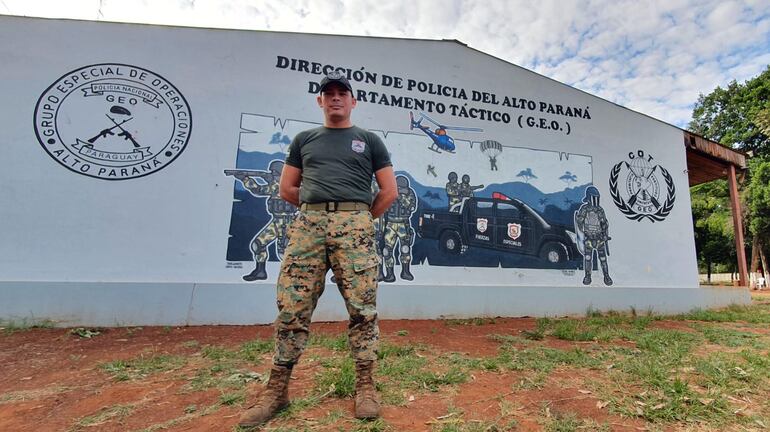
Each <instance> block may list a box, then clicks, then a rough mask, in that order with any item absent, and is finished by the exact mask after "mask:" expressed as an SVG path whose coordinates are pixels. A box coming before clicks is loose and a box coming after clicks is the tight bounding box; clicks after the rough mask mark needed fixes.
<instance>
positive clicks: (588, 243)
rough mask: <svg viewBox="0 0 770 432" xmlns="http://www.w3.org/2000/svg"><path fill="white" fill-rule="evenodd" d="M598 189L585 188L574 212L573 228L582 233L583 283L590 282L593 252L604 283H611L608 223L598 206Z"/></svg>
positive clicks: (592, 187)
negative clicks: (580, 201) (581, 200)
mask: <svg viewBox="0 0 770 432" xmlns="http://www.w3.org/2000/svg"><path fill="white" fill-rule="evenodd" d="M599 198H600V194H599V190H598V189H596V187H594V186H589V187H587V188H586V191H585V197H584V198H583V204H582V205H581V206H580V208H579V209H578V210H577V211H576V212H575V229H576V230H577V231H578V232H579V233H582V237H583V240H582V243H583V245H582V246H583V270H584V272H585V276H584V277H583V284H584V285H590V284H591V272H592V271H593V257H594V252H595V253H596V255H597V256H598V257H599V264H600V266H601V268H602V273H603V274H604V284H605V285H608V286H609V285H612V278H610V271H609V266H608V264H607V255H608V252H607V251H608V243H607V242H608V241H609V240H610V237H609V231H608V229H609V224H608V223H607V216H606V215H605V214H604V209H603V208H601V206H599Z"/></svg>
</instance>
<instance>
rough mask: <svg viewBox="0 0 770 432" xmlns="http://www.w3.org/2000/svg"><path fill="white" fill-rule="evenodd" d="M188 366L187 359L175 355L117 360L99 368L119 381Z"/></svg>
mask: <svg viewBox="0 0 770 432" xmlns="http://www.w3.org/2000/svg"><path fill="white" fill-rule="evenodd" d="M185 364H187V359H186V358H185V357H182V356H173V355H153V356H145V355H144V354H142V355H140V356H139V357H137V358H134V359H129V360H115V361H111V362H108V363H102V364H100V365H99V368H100V369H102V370H103V371H105V372H107V373H108V374H110V375H112V378H113V379H115V380H117V381H129V380H137V379H143V378H145V377H147V376H149V375H152V374H156V373H161V372H167V371H170V370H175V369H179V368H180V367H182V366H184V365H185Z"/></svg>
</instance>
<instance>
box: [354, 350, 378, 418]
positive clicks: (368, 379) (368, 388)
mask: <svg viewBox="0 0 770 432" xmlns="http://www.w3.org/2000/svg"><path fill="white" fill-rule="evenodd" d="M373 372H374V361H371V360H370V361H361V360H359V361H357V362H356V408H355V412H356V418H357V419H373V418H377V417H379V416H380V400H379V397H378V396H377V390H376V389H375V388H374V379H373V378H372V373H373Z"/></svg>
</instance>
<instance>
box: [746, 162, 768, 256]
mask: <svg viewBox="0 0 770 432" xmlns="http://www.w3.org/2000/svg"><path fill="white" fill-rule="evenodd" d="M749 170H750V172H751V180H750V181H749V184H748V186H747V187H746V194H745V198H746V201H747V204H748V205H747V207H748V210H749V214H748V215H747V216H748V217H749V219H750V222H749V230H750V231H751V233H752V234H754V235H757V236H759V237H760V238H762V240H764V243H765V244H768V240H770V159H765V158H754V159H752V160H751V161H749Z"/></svg>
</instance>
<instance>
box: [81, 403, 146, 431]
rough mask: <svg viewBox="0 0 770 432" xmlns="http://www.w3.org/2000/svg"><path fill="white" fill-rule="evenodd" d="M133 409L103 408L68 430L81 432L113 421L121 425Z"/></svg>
mask: <svg viewBox="0 0 770 432" xmlns="http://www.w3.org/2000/svg"><path fill="white" fill-rule="evenodd" d="M134 409H135V407H134V406H133V405H113V406H110V407H104V408H102V409H100V410H99V411H97V412H96V413H95V414H92V415H89V416H85V417H83V418H81V419H79V420H78V421H77V422H76V423H75V425H74V426H72V427H71V428H70V430H71V431H80V430H83V428H88V427H95V426H100V425H103V424H105V423H108V422H111V421H113V420H115V421H116V422H117V423H118V424H122V422H123V419H125V418H126V417H128V416H130V415H131V413H132V412H133V411H134Z"/></svg>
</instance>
